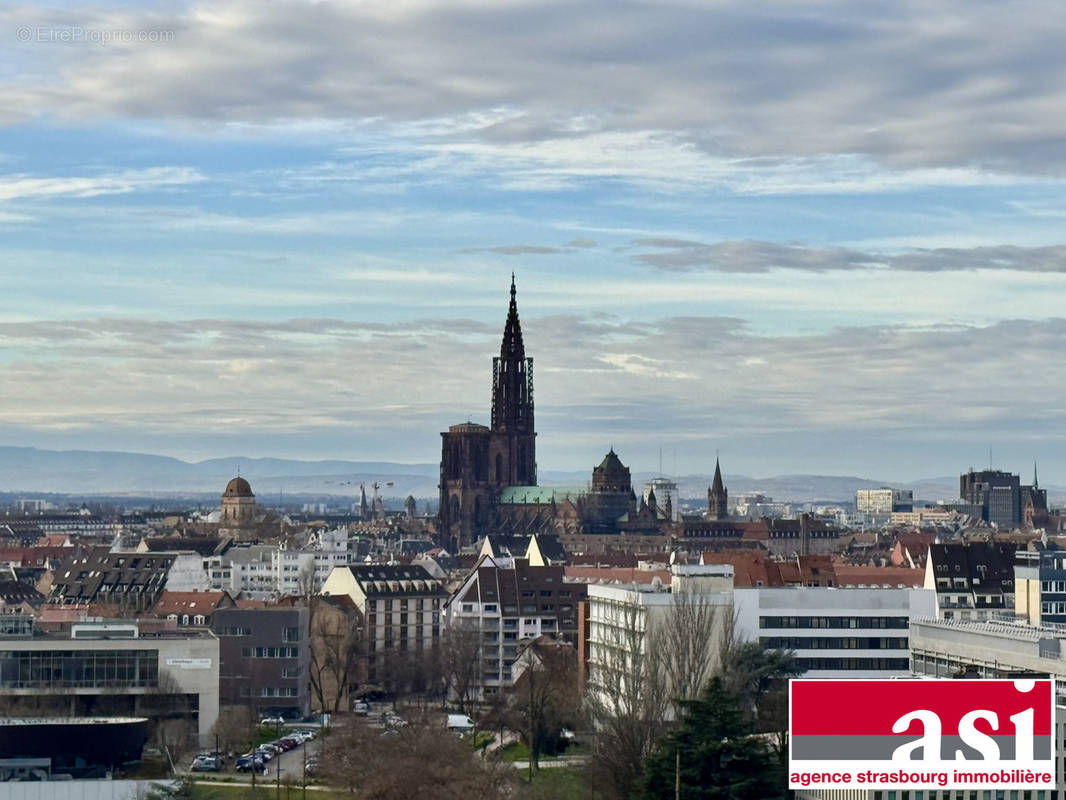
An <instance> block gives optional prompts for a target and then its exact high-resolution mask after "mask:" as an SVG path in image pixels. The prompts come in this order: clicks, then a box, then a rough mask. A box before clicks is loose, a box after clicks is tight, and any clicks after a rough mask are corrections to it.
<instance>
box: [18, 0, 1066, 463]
mask: <svg viewBox="0 0 1066 800" xmlns="http://www.w3.org/2000/svg"><path fill="white" fill-rule="evenodd" d="M0 37H2V38H0V265H2V271H3V291H2V292H0V358H2V359H3V362H4V367H5V377H4V380H3V382H2V383H0V444H16V445H36V446H40V447H55V448H74V447H77V448H90V449H123V450H137V451H142V452H154V453H163V454H168V455H174V456H178V457H182V458H190V459H197V458H205V457H211V456H223V455H238V454H240V455H250V456H268V455H269V456H289V457H297V458H308V459H317V458H352V459H390V460H397V461H434V460H436V459H437V458H438V454H439V436H438V431H440V430H442V429H444V427H446V426H447V425H448V424H451V423H454V422H458V421H462V420H465V419H467V418H472V419H474V420H476V421H487V417H488V401H489V378H490V359H491V356H492V351H493V350H494V349H496V348H498V337H499V334H500V332H501V330H502V325H503V320H504V316H505V313H506V300H507V287H508V282H509V280H510V274H511V272H512V270H513V271H514V272H515V273H516V274H517V280H518V287H519V304H520V309H521V313H522V319H523V326H524V330H525V334H526V343H527V348H528V349H529V351H530V354H531V355H533V356H534V358H535V360H536V367H535V372H536V398H537V404H538V405H537V414H538V429H539V431H540V440H539V453H538V460H539V462H540V465H541V467H542V468H546V469H586V468H588V467H590V466H591V465H592V464H593V463H595V462H597V461H598V460H599V458H600V457H601V455H602V453H603V452H604V451H605V450H606V449H607V448H608V447H609V446H611V445H613V446H614V447H615V448H616V449H617V450H618V451H619V452H620V453H621V454H622V456H623V459H624V460H625V461H626V462H627V463H629V464H630V465H631V466H633V467H635V468H636V469H638V470H650V469H654V468H655V467H656V466H657V462H658V453H659V449H660V447H661V448H662V451H663V454H664V467H665V468H666V470H667V471H668V472H672V471H675V470H676V471H677V472H692V471H698V470H708V469H709V468H711V466H713V460H714V454H715V452H716V451H720V452H721V454H722V459H723V464H724V465H725V466H726V471H727V473H728V472H732V473H745V474H749V475H756V476H758V475H774V474H782V473H787V472H819V473H823V474H841V475H844V474H860V475H865V476H869V477H875V478H883V479H892V480H904V479H911V478H922V477H928V476H933V475H950V474H953V473H957V472H958V471H960V470H961V469H965V468H966V467H967V466H970V465H971V464H972V465H975V466H981V465H983V464H986V463H987V462H988V459H989V450H990V449H991V451H992V454H993V461H994V462H995V464H996V465H997V466H1000V467H1004V468H1009V469H1012V470H1015V471H1022V472H1023V474H1026V475H1028V473H1029V470H1031V465H1032V462H1033V460H1034V459H1038V460H1039V461H1040V463H1041V465H1042V469H1041V474H1042V476H1044V478H1045V480H1046V481H1049V482H1054V481H1055V480H1059V481H1062V482H1066V449H1064V446H1063V445H1064V444H1066V441H1064V439H1066V428H1064V426H1063V421H1064V420H1063V416H1064V412H1063V394H1064V392H1063V390H1064V388H1066V387H1064V384H1066V378H1064V371H1066V365H1064V364H1063V362H1062V353H1063V343H1064V341H1066V313H1064V310H1063V308H1064V299H1066V234H1064V233H1063V225H1064V220H1066V192H1064V188H1066V114H1064V113H1063V109H1064V108H1066V80H1064V78H1066V75H1064V66H1066V50H1064V48H1063V47H1062V42H1063V41H1064V39H1066V16H1064V15H1063V14H1062V13H1061V8H1060V6H1059V3H1058V2H1057V1H1056V0H1046V1H1041V2H1027V1H1026V0H1019V2H1014V3H1010V4H1005V3H1002V2H985V1H984V0H957V1H955V2H952V1H951V0H947V2H945V1H944V0H940V1H939V2H936V3H933V2H920V1H919V0H891V2H888V1H887V0H886V2H878V1H877V0H871V2H853V1H852V0H844V1H842V2H835V3H833V2H817V1H816V0H782V2H777V3H769V4H768V3H752V2H750V1H745V2H740V1H738V2H729V1H728V0H705V1H704V2H643V3H642V2H627V1H626V0H612V1H611V2H606V0H599V1H596V0H593V1H590V2H555V1H554V0H506V1H504V0H471V1H467V0H440V2H436V0H390V2H377V1H375V0H368V1H367V2H350V3H340V2H300V1H297V2H291V1H290V0H278V1H277V2H270V3H263V2H260V1H259V0H222V1H221V2H214V3H202V2H192V3H187V4H181V3H169V2H156V3H139V2H137V3H134V2H112V3H106V2H102V3H93V4H91V5H81V6H78V5H71V4H70V3H67V2H63V3H60V2H53V3H40V2H37V3H33V4H29V3H27V4H24V5H22V4H17V3H16V4H7V5H4V6H0Z"/></svg>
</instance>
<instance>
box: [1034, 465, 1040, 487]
mask: <svg viewBox="0 0 1066 800" xmlns="http://www.w3.org/2000/svg"><path fill="white" fill-rule="evenodd" d="M1033 488H1034V489H1039V488H1040V481H1039V479H1038V478H1037V477H1036V462H1035V461H1034V462H1033Z"/></svg>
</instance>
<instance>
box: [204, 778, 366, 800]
mask: <svg viewBox="0 0 1066 800" xmlns="http://www.w3.org/2000/svg"><path fill="white" fill-rule="evenodd" d="M196 796H197V800H277V788H276V786H275V785H274V784H273V783H271V784H270V785H269V786H267V785H262V784H258V783H257V784H256V787H255V792H254V793H253V792H252V787H251V786H248V785H245V786H205V785H203V784H198V785H197V786H196ZM307 797H308V798H309V800H341V798H344V797H347V795H346V794H345V793H343V792H331V791H325V790H320V789H312V788H311V787H310V786H308V787H307ZM281 800H303V789H302V787H301V786H300V785H299V784H297V785H295V786H287V785H286V784H285V783H284V782H283V783H282V784H281Z"/></svg>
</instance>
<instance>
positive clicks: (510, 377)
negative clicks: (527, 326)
mask: <svg viewBox="0 0 1066 800" xmlns="http://www.w3.org/2000/svg"><path fill="white" fill-rule="evenodd" d="M516 295H517V291H516V289H515V279H514V273H513V272H512V273H511V304H510V306H509V307H508V309H507V322H506V324H505V325H504V328H503V341H502V342H501V343H500V357H499V358H494V359H493V360H492V429H493V430H494V431H501V432H502V431H506V432H508V433H533V431H534V427H533V359H532V358H526V347H525V344H524V342H523V341H522V323H521V322H519V320H518V300H517V299H516Z"/></svg>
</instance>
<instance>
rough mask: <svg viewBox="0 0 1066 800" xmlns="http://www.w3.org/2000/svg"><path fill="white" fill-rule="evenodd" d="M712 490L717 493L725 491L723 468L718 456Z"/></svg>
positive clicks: (715, 462)
mask: <svg viewBox="0 0 1066 800" xmlns="http://www.w3.org/2000/svg"><path fill="white" fill-rule="evenodd" d="M711 491H712V492H714V493H716V494H717V493H719V492H724V491H725V486H724V485H723V483H722V468H721V466H719V464H718V459H717V458H715V460H714V478H713V479H712V480H711Z"/></svg>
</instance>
